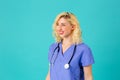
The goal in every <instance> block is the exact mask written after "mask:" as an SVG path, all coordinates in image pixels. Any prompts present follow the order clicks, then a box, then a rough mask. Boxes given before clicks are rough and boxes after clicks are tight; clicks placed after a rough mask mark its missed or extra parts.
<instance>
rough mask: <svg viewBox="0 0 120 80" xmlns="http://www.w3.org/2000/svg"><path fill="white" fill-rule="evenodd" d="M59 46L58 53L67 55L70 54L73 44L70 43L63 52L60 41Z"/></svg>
mask: <svg viewBox="0 0 120 80" xmlns="http://www.w3.org/2000/svg"><path fill="white" fill-rule="evenodd" d="M59 47H60V54H61V55H62V56H63V57H64V56H67V55H70V54H71V53H72V51H73V49H74V44H72V45H71V46H70V47H69V48H67V49H66V50H65V51H64V53H63V48H62V42H60V44H59Z"/></svg>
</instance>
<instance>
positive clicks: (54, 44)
mask: <svg viewBox="0 0 120 80" xmlns="http://www.w3.org/2000/svg"><path fill="white" fill-rule="evenodd" d="M57 45H58V43H57V42H54V43H51V44H50V46H49V50H52V49H54V48H55V47H57Z"/></svg>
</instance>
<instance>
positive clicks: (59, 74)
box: [46, 12, 94, 80]
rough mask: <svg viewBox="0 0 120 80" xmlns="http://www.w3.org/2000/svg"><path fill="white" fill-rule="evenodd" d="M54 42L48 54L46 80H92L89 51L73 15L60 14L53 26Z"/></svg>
mask: <svg viewBox="0 0 120 80" xmlns="http://www.w3.org/2000/svg"><path fill="white" fill-rule="evenodd" d="M53 32H54V36H55V39H56V42H55V43H53V44H51V46H50V48H49V53H48V59H49V62H50V66H49V71H48V74H47V77H46V80H93V77H92V64H93V63H94V58H93V55H92V52H91V49H90V48H89V47H88V46H87V45H86V44H85V43H83V42H82V38H81V29H80V26H79V22H78V20H77V18H76V17H75V15H74V14H72V13H69V12H63V13H60V14H59V15H58V16H57V17H56V19H55V22H54V24H53Z"/></svg>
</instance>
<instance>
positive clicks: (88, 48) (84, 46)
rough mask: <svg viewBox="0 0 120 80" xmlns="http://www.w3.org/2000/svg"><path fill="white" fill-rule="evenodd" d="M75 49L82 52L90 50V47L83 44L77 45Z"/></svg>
mask: <svg viewBox="0 0 120 80" xmlns="http://www.w3.org/2000/svg"><path fill="white" fill-rule="evenodd" d="M77 48H78V49H79V50H82V51H85V50H91V49H90V47H89V46H88V45H87V44H86V43H84V42H82V43H79V44H77Z"/></svg>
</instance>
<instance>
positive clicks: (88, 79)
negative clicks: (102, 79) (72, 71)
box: [83, 65, 93, 80]
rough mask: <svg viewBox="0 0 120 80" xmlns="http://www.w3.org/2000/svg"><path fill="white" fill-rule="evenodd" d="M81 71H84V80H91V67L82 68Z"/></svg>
mask: <svg viewBox="0 0 120 80" xmlns="http://www.w3.org/2000/svg"><path fill="white" fill-rule="evenodd" d="M83 70H84V78H85V80H93V76H92V65H89V66H84V67H83Z"/></svg>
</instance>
